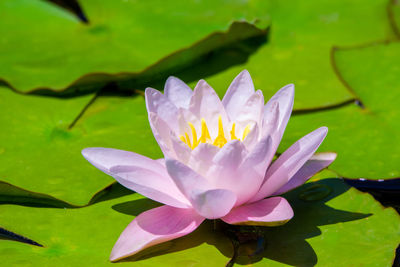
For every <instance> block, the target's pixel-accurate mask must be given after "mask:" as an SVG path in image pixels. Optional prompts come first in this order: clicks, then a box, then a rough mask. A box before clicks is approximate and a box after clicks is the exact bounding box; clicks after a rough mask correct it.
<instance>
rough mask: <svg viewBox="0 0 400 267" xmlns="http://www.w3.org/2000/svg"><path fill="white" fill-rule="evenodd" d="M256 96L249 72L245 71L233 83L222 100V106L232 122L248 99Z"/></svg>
mask: <svg viewBox="0 0 400 267" xmlns="http://www.w3.org/2000/svg"><path fill="white" fill-rule="evenodd" d="M252 94H254V85H253V81H252V80H251V76H250V74H249V72H248V71H247V70H243V71H242V72H241V73H239V75H238V76H236V78H235V79H234V80H233V81H232V83H231V85H230V86H229V88H228V90H227V91H226V93H225V96H224V98H223V99H222V104H223V105H224V107H225V110H226V112H227V114H228V116H229V118H230V119H231V120H234V118H236V116H237V114H238V113H239V110H240V108H241V107H242V106H243V105H244V104H245V103H246V101H247V99H249V97H250V96H251V95H252Z"/></svg>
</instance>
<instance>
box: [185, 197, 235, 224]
mask: <svg viewBox="0 0 400 267" xmlns="http://www.w3.org/2000/svg"><path fill="white" fill-rule="evenodd" d="M235 203H236V195H235V193H233V192H232V191H229V190H224V189H212V190H207V191H203V192H194V194H193V195H192V205H193V208H194V209H195V210H196V212H197V213H198V214H200V215H201V216H203V217H205V218H207V219H211V220H212V219H218V218H221V217H223V216H225V215H226V214H228V213H229V212H230V211H231V209H232V208H233V206H234V205H235Z"/></svg>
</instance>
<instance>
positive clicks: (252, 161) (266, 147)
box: [232, 136, 275, 205]
mask: <svg viewBox="0 0 400 267" xmlns="http://www.w3.org/2000/svg"><path fill="white" fill-rule="evenodd" d="M274 153H275V152H274V151H273V150H272V139H271V137H270V136H265V137H264V138H263V139H261V140H260V141H259V142H258V143H257V145H256V146H255V147H254V149H253V150H252V151H251V152H250V153H249V154H248V155H247V156H246V158H245V159H244V160H243V162H242V164H241V165H240V166H239V168H238V170H237V174H236V176H235V177H234V178H235V179H234V180H233V179H232V180H233V181H232V183H233V184H234V185H235V186H236V187H237V190H239V192H238V193H237V197H238V201H237V203H236V205H241V204H243V203H245V202H247V201H248V200H249V199H251V198H252V197H253V196H254V195H255V194H256V193H257V192H258V191H259V189H260V186H261V184H262V183H263V181H264V176H265V171H266V169H267V168H268V166H269V164H270V162H271V160H272V158H273V156H274ZM243 188H246V190H243ZM235 192H236V191H235Z"/></svg>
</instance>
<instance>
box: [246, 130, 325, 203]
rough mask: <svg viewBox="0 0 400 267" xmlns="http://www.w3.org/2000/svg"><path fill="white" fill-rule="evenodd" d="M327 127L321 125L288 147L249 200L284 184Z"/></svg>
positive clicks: (313, 150) (254, 199) (317, 144)
mask: <svg viewBox="0 0 400 267" xmlns="http://www.w3.org/2000/svg"><path fill="white" fill-rule="evenodd" d="M327 132H328V128H326V127H321V128H319V129H317V130H315V131H313V132H311V133H309V134H308V135H306V136H304V137H303V138H301V139H300V140H298V141H297V142H296V143H294V144H293V145H292V146H291V147H289V148H288V149H287V150H286V151H285V152H284V153H283V154H282V155H281V156H280V157H279V158H278V159H277V160H276V161H275V162H274V163H273V164H272V165H271V166H270V167H269V169H268V171H267V173H266V175H265V179H264V184H263V185H262V186H261V189H260V191H259V192H258V193H257V194H256V195H255V196H254V197H253V198H252V199H251V200H250V201H251V202H255V201H258V200H260V199H263V198H265V197H268V196H270V195H271V194H273V193H274V192H276V191H278V189H279V188H281V187H282V186H283V185H285V184H286V183H287V182H288V181H289V180H290V178H292V177H293V175H294V174H295V173H296V172H297V171H298V170H299V169H300V168H301V167H302V166H303V165H304V163H306V161H307V160H308V159H309V158H310V157H311V156H312V155H313V154H314V152H315V151H316V150H317V148H318V147H319V145H320V144H321V143H322V141H323V140H324V138H325V136H326V134H327Z"/></svg>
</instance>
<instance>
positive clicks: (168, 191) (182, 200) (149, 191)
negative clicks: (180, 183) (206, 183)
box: [110, 166, 191, 208]
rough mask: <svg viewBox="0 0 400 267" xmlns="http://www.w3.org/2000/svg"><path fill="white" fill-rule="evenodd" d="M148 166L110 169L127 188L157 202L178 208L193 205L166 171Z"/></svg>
mask: <svg viewBox="0 0 400 267" xmlns="http://www.w3.org/2000/svg"><path fill="white" fill-rule="evenodd" d="M147 168H148V167H145V168H143V167H138V166H115V167H112V168H111V169H110V175H111V176H112V177H114V178H115V180H117V181H118V183H120V184H121V185H123V186H125V187H126V188H129V189H131V190H133V191H136V192H137V193H139V194H141V195H143V196H145V197H148V198H150V199H153V200H155V201H157V202H160V203H163V204H166V205H169V206H173V207H177V208H188V207H191V204H190V202H189V201H188V200H187V199H186V197H185V196H184V195H183V194H182V193H181V191H179V189H178V188H177V187H176V185H175V183H174V182H173V181H172V180H171V178H170V177H169V176H168V173H167V172H166V171H165V173H164V174H163V175H161V174H158V173H156V172H153V171H152V170H151V169H147Z"/></svg>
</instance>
